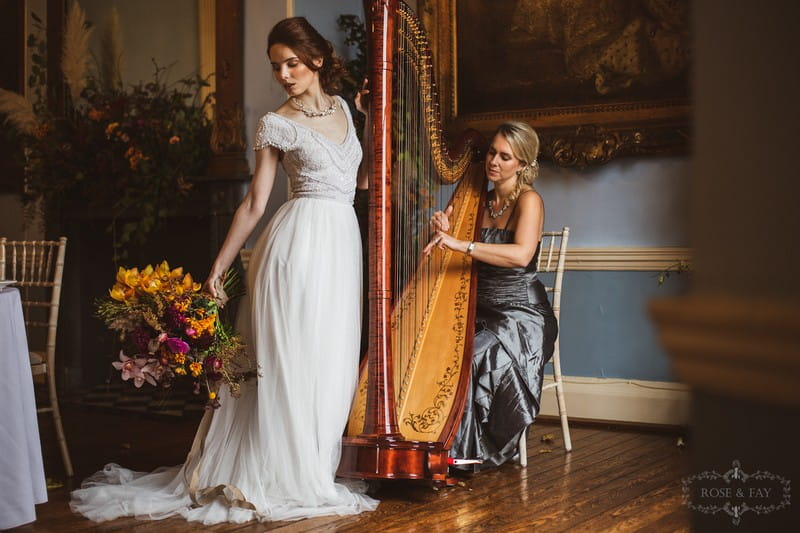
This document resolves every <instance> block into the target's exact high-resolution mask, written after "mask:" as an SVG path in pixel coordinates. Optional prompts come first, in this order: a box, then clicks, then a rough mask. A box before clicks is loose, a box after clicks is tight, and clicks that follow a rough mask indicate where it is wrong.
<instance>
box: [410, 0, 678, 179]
mask: <svg viewBox="0 0 800 533" xmlns="http://www.w3.org/2000/svg"><path fill="white" fill-rule="evenodd" d="M688 1H689V0H678V1H677V2H667V3H664V2H657V1H649V0H640V2H633V3H631V2H622V1H620V2H618V3H615V2H614V1H613V0H609V1H606V2H597V1H596V0H497V2H484V1H481V0H438V1H435V0H418V12H419V13H420V17H421V19H422V21H423V24H424V25H425V27H426V28H427V29H428V36H429V39H430V43H431V51H432V55H433V60H434V65H435V66H436V71H437V74H436V77H437V80H436V81H437V85H438V87H439V93H440V102H441V111H442V118H443V121H444V123H445V125H446V126H447V128H448V129H449V130H451V131H460V130H463V129H465V128H474V129H477V130H478V131H480V132H481V133H483V134H484V135H490V134H491V133H492V131H494V129H495V128H496V127H497V126H498V125H499V124H501V123H502V122H505V121H508V120H520V121H524V122H528V123H529V124H531V125H532V126H533V127H534V128H535V129H536V130H537V132H538V133H539V136H540V140H541V155H542V157H544V158H547V159H551V160H553V161H554V162H556V163H557V164H559V165H561V166H572V167H578V168H583V167H587V166H592V165H599V164H603V163H607V162H608V161H610V160H611V159H613V158H616V157H620V156H629V155H637V156H641V155H655V154H664V155H666V154H676V153H685V152H686V151H687V149H688V144H689V137H690V116H691V102H690V98H689V92H688V76H689V61H690V59H691V57H690V50H689V48H688V42H689V39H688V24H687V22H686V19H687V18H688ZM631 5H633V6H634V7H635V8H636V9H635V10H634V9H632V8H630V6H631ZM623 6H628V8H627V9H622V7H623ZM617 8H619V9H617ZM669 10H673V11H669ZM576 14H577V15H576ZM459 23H460V25H459ZM526 24H527V26H526ZM593 32H594V33H593ZM542 35H545V36H546V38H542V37H541V36H542ZM548 39H549V41H548ZM615 54H616V55H615ZM537 62H538V63H537ZM504 65H505V66H504ZM548 67H549V68H548ZM526 68H527V69H528V70H526ZM659 68H660V69H661V71H659ZM615 69H616V70H615ZM551 73H555V74H552V75H551ZM637 74H638V75H639V78H637ZM559 75H560V77H559ZM545 76H549V78H550V79H548V80H546V82H547V83H549V84H550V85H547V83H545V82H541V83H539V84H538V85H537V82H539V81H540V80H541V79H542V78H543V77H545ZM492 84H493V85H492ZM503 84H505V85H503ZM648 84H649V85H648ZM592 86H594V90H595V93H596V94H593V93H592V88H593V87H592ZM547 90H549V96H548V94H545V93H547ZM603 90H605V91H606V93H601V91H603ZM526 91H527V92H526ZM609 91H610V92H611V94H608V92H609ZM548 98H549V100H548Z"/></svg>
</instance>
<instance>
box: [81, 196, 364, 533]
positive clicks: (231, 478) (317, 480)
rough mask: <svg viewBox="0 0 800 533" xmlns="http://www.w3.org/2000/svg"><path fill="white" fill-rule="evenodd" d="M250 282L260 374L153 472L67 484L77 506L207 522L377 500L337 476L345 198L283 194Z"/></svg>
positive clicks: (353, 373)
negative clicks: (182, 452) (178, 460)
mask: <svg viewBox="0 0 800 533" xmlns="http://www.w3.org/2000/svg"><path fill="white" fill-rule="evenodd" d="M247 289H248V293H247V295H246V296H245V297H243V299H242V301H241V303H240V308H239V318H238V320H237V329H238V330H239V332H240V333H241V334H242V335H243V337H244V339H245V341H246V342H247V343H248V346H249V349H251V350H252V353H253V354H254V355H255V357H256V358H257V361H258V366H259V376H258V378H257V379H253V380H250V381H248V382H246V383H245V384H244V385H243V386H242V390H241V396H240V397H239V398H232V397H231V396H230V393H229V391H228V390H227V388H225V387H223V390H222V391H221V392H220V396H219V399H220V402H221V404H222V405H221V407H220V408H219V409H217V410H216V411H213V412H209V413H207V414H206V418H204V420H203V422H202V423H201V429H200V430H199V431H198V435H197V437H196V438H195V445H194V446H193V449H192V453H190V455H189V458H187V462H186V463H185V464H184V465H179V466H176V467H170V468H161V469H158V470H156V471H154V472H150V473H141V472H132V471H130V470H127V469H124V468H122V467H120V466H119V465H115V464H109V465H106V467H105V468H104V469H103V470H101V471H100V472H97V473H96V474H94V475H93V476H91V477H90V478H88V479H87V480H86V481H84V483H83V485H82V487H81V489H79V490H76V491H74V492H73V493H72V500H71V502H70V507H71V508H72V510H73V511H75V512H77V513H80V514H83V515H85V516H86V517H88V518H90V519H92V520H96V521H103V520H110V519H113V518H117V517H120V516H135V517H137V518H148V519H161V518H166V517H169V516H174V515H181V516H184V517H186V518H187V519H188V520H194V521H200V522H203V523H205V524H214V523H220V522H246V521H249V520H252V519H254V518H256V519H259V520H293V519H300V518H307V517H312V516H321V515H332V514H338V515H345V514H356V513H360V512H363V511H370V510H374V509H375V508H376V507H377V504H378V502H377V501H376V500H373V499H372V498H370V497H368V496H366V495H365V494H364V493H363V492H364V488H365V486H364V485H363V484H361V483H358V482H350V481H347V482H345V481H342V480H337V479H335V472H336V468H337V466H338V463H339V457H340V453H341V437H342V432H343V429H344V427H345V424H346V422H347V416H348V413H349V409H350V404H351V402H352V399H353V395H354V392H355V387H356V381H357V373H358V357H359V353H358V352H359V344H360V327H361V290H362V285H361V239H360V235H359V230H358V223H357V221H356V217H355V214H354V211H353V207H352V206H350V205H347V204H343V203H338V202H334V201H330V200H322V199H313V198H295V199H293V200H290V201H289V202H287V203H286V204H284V205H283V206H282V207H281V208H280V209H279V210H278V212H277V213H276V214H275V216H274V217H273V218H272V220H271V221H270V223H269V225H268V226H267V228H266V230H265V231H264V233H263V234H262V236H261V237H260V238H259V240H258V242H257V244H256V246H255V247H254V248H253V253H252V256H251V262H250V267H249V269H248V276H247ZM206 431H207V434H204V433H206ZM345 483H346V484H345ZM190 487H191V489H198V491H197V492H194V495H195V501H200V502H201V503H202V505H198V504H196V503H195V501H193V499H192V497H191V495H190ZM198 495H202V497H198Z"/></svg>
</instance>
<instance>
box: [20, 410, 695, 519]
mask: <svg viewBox="0 0 800 533" xmlns="http://www.w3.org/2000/svg"><path fill="white" fill-rule="evenodd" d="M64 415H65V416H64V418H65V427H66V431H67V434H68V439H69V445H70V448H71V452H72V457H73V462H74V466H75V470H76V479H78V480H79V479H83V478H84V477H86V476H87V475H89V474H91V473H92V472H94V471H96V470H98V469H100V468H101V467H102V466H103V465H104V464H105V463H106V462H117V463H120V464H122V465H124V466H127V467H130V468H134V469H138V470H151V469H153V468H155V467H157V466H160V465H170V464H179V463H181V462H183V458H184V455H185V453H186V451H187V450H188V448H189V444H190V443H191V440H192V437H193V433H194V429H195V426H196V424H197V421H198V420H197V419H196V418H187V419H180V420H178V421H164V420H158V419H148V418H137V417H136V416H133V415H129V414H125V415H121V414H113V413H101V412H93V411H88V410H86V408H83V407H67V408H66V409H65V413H64ZM41 416H43V415H40V417H41ZM48 422H49V420H48V419H47V418H40V427H41V431H42V436H43V439H49V438H52V429H51V428H50V427H49V424H48ZM530 433H531V434H530V435H529V442H528V454H529V459H528V466H527V467H526V468H522V467H520V466H518V465H516V464H509V465H505V466H503V467H502V468H500V469H497V470H494V471H488V472H482V473H480V474H476V475H474V476H472V477H471V478H469V479H465V480H463V483H461V484H460V485H459V486H456V487H453V488H448V489H443V490H440V491H434V490H432V489H431V488H430V487H425V486H420V485H413V484H401V483H394V484H391V483H384V484H382V485H381V486H380V487H377V490H376V492H375V496H376V497H377V498H378V499H380V500H381V504H380V506H379V507H378V509H377V511H375V512H373V513H366V514H363V515H359V516H355V517H352V516H351V517H337V516H333V517H323V518H316V519H309V520H302V521H298V522H273V523H266V524H258V523H255V522H253V523H249V524H245V525H229V524H224V525H219V526H202V525H200V524H196V523H187V522H186V521H185V520H183V519H180V518H173V519H168V520H162V521H158V522H153V521H137V520H135V519H119V520H115V521H112V522H105V523H102V524H95V523H93V522H90V521H89V520H86V519H85V518H83V517H80V516H76V515H73V514H72V513H71V512H70V510H69V506H68V503H67V502H68V498H69V489H70V488H71V487H70V485H69V483H66V484H65V486H64V487H62V488H57V489H53V490H51V491H50V493H49V499H50V501H49V502H48V503H45V504H42V505H40V506H38V507H37V516H38V520H37V521H36V522H35V523H33V524H29V525H26V526H22V527H19V528H16V529H13V530H11V531H14V532H15V533H22V532H34V531H36V532H40V531H48V532H59V533H61V532H74V531H98V532H110V531H117V532H122V531H125V532H128V531H132V532H137V533H147V532H156V531H157V532H190V531H215V532H228V531H236V532H242V533H244V532H257V531H258V532H261V531H281V532H288V531H292V532H295V531H370V532H371V531H425V532H430V531H503V532H506V531H534V530H535V531H591V532H599V531H647V532H656V531H688V530H689V512H688V511H687V509H686V507H685V506H684V505H682V503H681V487H680V478H681V477H682V475H684V471H685V468H686V467H685V463H686V462H687V461H686V450H685V449H682V448H679V447H678V446H677V445H676V441H677V437H678V435H677V434H672V433H658V432H646V431H635V430H630V429H615V428H611V427H598V426H583V427H581V426H579V425H575V426H574V427H573V428H572V441H573V451H572V453H569V454H565V453H564V449H563V443H562V440H561V431H560V428H559V426H558V425H555V424H553V423H546V422H541V421H540V422H537V424H536V425H535V426H534V430H533V431H532V432H530ZM548 435H551V436H552V440H551V441H550V440H548V439H547V436H548ZM543 437H545V438H544V440H543ZM44 453H45V469H46V471H47V475H48V476H50V477H53V478H55V479H56V480H57V481H63V480H64V478H63V474H62V473H61V472H62V470H61V463H60V459H59V457H58V455H57V450H56V448H55V446H51V445H49V444H47V445H45V452H44Z"/></svg>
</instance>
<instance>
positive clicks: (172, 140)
mask: <svg viewBox="0 0 800 533" xmlns="http://www.w3.org/2000/svg"><path fill="white" fill-rule="evenodd" d="M179 142H181V138H180V137H178V136H177V135H173V136H172V137H170V138H169V144H178V143H179Z"/></svg>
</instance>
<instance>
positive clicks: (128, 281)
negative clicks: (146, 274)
mask: <svg viewBox="0 0 800 533" xmlns="http://www.w3.org/2000/svg"><path fill="white" fill-rule="evenodd" d="M117 283H119V284H120V285H127V286H128V287H136V286H137V285H139V269H138V268H136V267H134V268H131V269H130V270H126V269H125V268H123V267H119V270H118V271H117Z"/></svg>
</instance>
